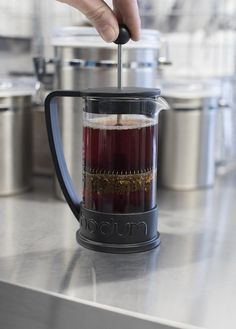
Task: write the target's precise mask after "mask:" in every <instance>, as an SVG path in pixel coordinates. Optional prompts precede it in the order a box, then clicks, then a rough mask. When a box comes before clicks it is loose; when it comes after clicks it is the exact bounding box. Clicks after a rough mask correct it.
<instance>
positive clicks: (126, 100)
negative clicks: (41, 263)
mask: <svg viewBox="0 0 236 329" xmlns="http://www.w3.org/2000/svg"><path fill="white" fill-rule="evenodd" d="M129 39H130V34H129V32H128V30H127V29H126V28H124V27H122V28H121V29H120V34H119V37H118V39H117V40H116V43H117V44H118V87H117V88H111V87H108V88H102V89H99V88H98V89H87V90H83V91H54V92H52V93H50V94H49V95H48V96H47V98H46V100H45V115H46V125H47V132H48V139H49V145H50V149H51V153H52V157H53V162H54V166H55V170H56V174H57V178H58V181H59V183H60V186H61V189H62V191H63V194H64V196H65V199H66V201H67V202H68V204H69V206H70V208H71V210H72V212H73V214H74V215H75V217H76V219H77V220H78V221H79V223H80V228H79V230H78V231H77V234H76V238H77V241H78V242H79V243H80V244H81V245H82V246H84V247H87V248H90V249H93V250H96V251H103V252H111V253H133V252H141V251H146V250H150V249H153V248H155V247H157V246H158V245H159V244H160V238H159V233H158V231H157V217H158V210H157V204H156V187H157V123H158V113H159V112H160V110H162V109H167V108H168V106H167V104H166V102H165V101H164V100H163V99H162V98H161V97H160V90H159V89H149V88H122V84H121V67H122V60H121V57H122V56H121V55H122V52H121V45H122V44H125V43H126V42H127V41H128V40H129ZM62 97H67V98H68V97H80V98H82V99H83V154H82V155H81V156H82V157H83V195H82V198H81V199H82V200H81V199H80V198H79V197H78V196H77V193H76V191H75V189H74V187H73V183H72V181H71V178H70V176H69V173H68V170H67V166H66V162H65V158H64V154H63V150H62V146H61V140H60V130H59V124H58V113H57V107H58V101H59V99H60V98H62Z"/></svg>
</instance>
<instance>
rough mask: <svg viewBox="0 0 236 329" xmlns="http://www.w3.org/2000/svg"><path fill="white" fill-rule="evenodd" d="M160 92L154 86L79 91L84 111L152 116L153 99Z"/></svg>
mask: <svg viewBox="0 0 236 329" xmlns="http://www.w3.org/2000/svg"><path fill="white" fill-rule="evenodd" d="M160 94H161V91H160V89H155V88H139V87H132V88H130V87H127V88H126V87H125V88H122V89H120V88H112V87H109V88H96V89H86V90H84V91H82V92H81V95H82V97H83V98H84V99H85V108H84V111H85V112H89V113H97V114H143V115H147V116H153V115H154V114H155V112H156V103H155V99H156V98H157V97H159V96H160Z"/></svg>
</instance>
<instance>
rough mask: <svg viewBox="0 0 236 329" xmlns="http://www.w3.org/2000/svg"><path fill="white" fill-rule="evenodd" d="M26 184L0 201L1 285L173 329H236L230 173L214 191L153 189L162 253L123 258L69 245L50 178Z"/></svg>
mask: <svg viewBox="0 0 236 329" xmlns="http://www.w3.org/2000/svg"><path fill="white" fill-rule="evenodd" d="M34 185H35V187H34V190H33V191H31V192H29V193H26V194H22V195H19V196H14V197H8V198H0V280H1V281H5V282H8V283H13V284H16V285H18V286H25V287H29V288H32V289H36V290H41V291H45V292H48V293H49V294H50V293H52V294H59V296H60V297H62V298H66V299H68V298H69V299H71V300H73V301H74V302H76V300H77V299H78V301H80V302H81V301H84V302H85V303H90V302H92V303H93V305H96V306H98V307H100V306H101V307H109V308H111V309H114V310H116V309H117V310H121V311H124V312H130V311H131V312H135V313H132V314H137V317H140V318H145V317H146V316H150V317H151V318H152V319H154V320H155V319H157V322H158V319H162V321H173V323H174V322H177V323H180V325H179V328H190V327H191V325H192V326H196V327H198V328H205V329H226V328H227V329H231V328H232V329H235V328H236V311H235V310H236V188H235V186H236V173H235V172H231V173H229V174H227V175H225V176H224V177H220V178H218V179H217V182H216V185H215V187H214V189H207V190H201V191H191V192H175V191H167V190H160V191H159V193H158V199H159V202H158V203H159V209H160V212H159V230H160V233H161V241H162V243H161V247H160V249H156V250H153V251H150V252H146V253H141V254H131V255H112V254H104V253H98V252H93V251H90V250H86V249H84V248H82V247H80V246H78V245H77V243H76V241H75V232H76V230H77V229H78V225H77V222H76V220H75V219H74V218H73V216H72V214H71V212H70V210H69V208H68V206H67V205H66V204H64V203H63V202H60V201H57V200H55V199H54V198H53V196H52V187H51V182H50V181H49V180H48V179H45V178H44V179H43V178H41V179H37V180H36V181H35V184H34ZM0 287H1V286H0ZM1 292H2V290H1V288H0V295H1ZM0 304H1V298H0ZM0 306H1V305H0ZM0 313H1V307H0ZM0 324H1V315H0ZM0 327H1V328H2V326H1V325H0ZM171 327H172V326H171ZM173 327H174V325H173ZM176 327H178V325H176ZM6 328H7V329H9V328H10V327H9V328H8V327H6ZM11 328H13V326H12V327H11ZM11 328H10V329H11ZM14 328H16V327H14ZM37 328H44V327H37ZM45 328H46V327H45ZM47 328H49V327H47ZM53 328H54V327H53ZM99 328H100V327H99ZM145 328H146V327H145ZM148 328H149V327H148ZM155 328H159V327H157V326H156V327H155ZM161 328H162V327H161ZM168 328H170V327H168ZM4 329H5V327H4ZM82 329H83V328H82ZM104 329H106V328H104ZM137 329H139V328H137Z"/></svg>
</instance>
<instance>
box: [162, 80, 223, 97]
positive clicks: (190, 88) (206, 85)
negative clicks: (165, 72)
mask: <svg viewBox="0 0 236 329" xmlns="http://www.w3.org/2000/svg"><path fill="white" fill-rule="evenodd" d="M158 86H160V87H161V89H162V95H163V96H164V97H167V98H175V99H182V100H191V99H203V98H211V97H219V96H220V93H221V84H220V81H219V80H217V79H207V80H205V79H183V78H182V79H163V80H160V81H159V83H158Z"/></svg>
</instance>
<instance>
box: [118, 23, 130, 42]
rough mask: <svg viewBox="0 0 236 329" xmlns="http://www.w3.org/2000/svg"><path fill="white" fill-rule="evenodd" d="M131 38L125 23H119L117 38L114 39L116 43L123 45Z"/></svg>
mask: <svg viewBox="0 0 236 329" xmlns="http://www.w3.org/2000/svg"><path fill="white" fill-rule="evenodd" d="M130 39H131V33H130V31H129V29H128V27H127V26H126V25H120V32H119V35H118V38H117V39H116V40H115V41H114V43H116V44H117V45H124V44H125V43H127V42H128V41H129V40H130Z"/></svg>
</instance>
